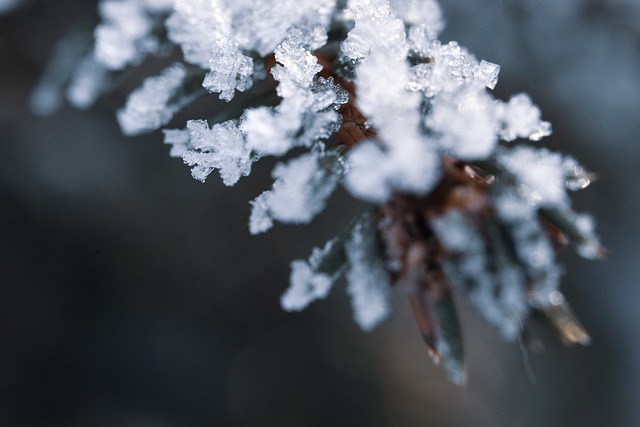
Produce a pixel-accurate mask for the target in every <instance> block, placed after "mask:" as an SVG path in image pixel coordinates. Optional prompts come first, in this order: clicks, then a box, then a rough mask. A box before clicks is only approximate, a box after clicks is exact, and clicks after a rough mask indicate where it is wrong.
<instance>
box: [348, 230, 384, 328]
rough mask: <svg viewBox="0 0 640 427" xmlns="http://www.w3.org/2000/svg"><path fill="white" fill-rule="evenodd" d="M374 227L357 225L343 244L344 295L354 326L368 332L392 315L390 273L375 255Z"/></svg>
mask: <svg viewBox="0 0 640 427" xmlns="http://www.w3.org/2000/svg"><path fill="white" fill-rule="evenodd" d="M377 244H378V242H377V239H376V233H375V228H374V227H371V226H363V224H362V223H358V224H357V225H356V226H355V227H354V230H353V232H352V234H351V238H350V240H349V241H348V242H347V243H346V244H345V250H346V253H347V259H348V260H349V269H348V271H347V282H348V285H347V292H348V293H349V295H350V296H351V306H352V307H353V315H354V318H355V320H356V323H358V325H359V326H360V327H361V328H362V330H364V331H367V332H368V331H371V330H373V328H375V327H376V326H377V325H378V324H379V323H380V322H382V321H383V320H384V319H385V318H387V316H388V315H389V313H390V312H391V308H390V304H389V289H390V286H391V285H390V283H389V273H388V272H387V270H386V268H385V265H384V263H383V262H382V261H381V260H380V258H379V256H378V254H377V249H378V248H377Z"/></svg>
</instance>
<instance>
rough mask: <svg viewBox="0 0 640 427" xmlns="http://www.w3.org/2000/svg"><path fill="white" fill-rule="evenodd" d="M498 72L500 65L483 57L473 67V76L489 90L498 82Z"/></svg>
mask: <svg viewBox="0 0 640 427" xmlns="http://www.w3.org/2000/svg"><path fill="white" fill-rule="evenodd" d="M499 74H500V66H499V65H498V64H494V63H493V62H489V61H485V60H484V59H483V60H482V61H480V64H479V65H478V66H477V67H474V69H473V76H474V77H475V78H476V79H478V80H479V81H480V82H482V84H484V85H485V86H486V87H487V88H489V89H491V90H493V89H494V88H495V87H496V84H498V75H499Z"/></svg>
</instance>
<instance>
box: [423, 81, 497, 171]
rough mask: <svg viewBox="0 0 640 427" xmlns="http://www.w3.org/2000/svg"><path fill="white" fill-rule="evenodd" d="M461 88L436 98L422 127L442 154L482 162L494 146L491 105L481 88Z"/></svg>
mask: <svg viewBox="0 0 640 427" xmlns="http://www.w3.org/2000/svg"><path fill="white" fill-rule="evenodd" d="M465 89H466V90H458V91H456V92H453V94H451V95H449V94H446V95H445V94H441V95H440V96H438V97H437V98H436V99H435V100H434V101H433V104H432V110H431V112H430V114H429V115H428V116H427V118H426V120H425V124H426V126H427V127H428V128H429V129H431V130H432V131H434V132H436V135H437V136H436V139H437V141H438V144H439V145H440V147H441V149H443V150H444V151H445V152H448V153H450V154H451V155H452V156H454V157H458V158H460V159H463V160H475V159H483V158H486V157H487V156H489V154H491V153H492V152H493V150H494V148H495V146H496V143H497V138H496V128H497V126H498V123H497V120H496V119H495V108H494V103H493V100H492V99H491V97H490V96H489V94H487V93H486V92H485V91H484V90H482V89H479V88H477V87H467V88H465Z"/></svg>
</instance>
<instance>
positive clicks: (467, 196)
mask: <svg viewBox="0 0 640 427" xmlns="http://www.w3.org/2000/svg"><path fill="white" fill-rule="evenodd" d="M3 4H4V5H6V4H11V2H9V3H7V2H4V3H0V5H3ZM0 7H1V6H0ZM5 7H6V6H5ZM99 12H100V16H101V19H102V20H101V23H100V24H99V25H98V27H97V29H96V30H95V32H94V39H95V40H94V45H93V47H92V48H91V47H89V46H87V45H86V43H84V42H83V40H84V39H83V38H82V37H75V38H74V37H71V36H70V37H69V38H68V40H67V41H65V42H64V43H61V44H60V45H59V46H58V48H56V54H55V55H54V60H52V61H51V63H50V64H49V67H48V71H47V72H46V73H45V75H44V77H43V79H42V81H41V83H40V85H39V86H38V87H37V88H36V90H35V91H34V94H33V96H32V105H33V106H34V110H36V111H37V112H39V113H41V114H48V113H52V112H53V111H54V110H55V108H56V107H57V106H59V105H60V103H61V99H62V94H63V93H66V96H67V98H68V99H69V100H70V101H71V103H72V104H74V105H75V106H78V107H81V108H84V107H87V106H89V105H90V104H92V103H93V102H94V101H95V99H96V98H97V97H98V96H99V95H100V94H101V93H103V92H105V91H107V90H108V89H109V88H110V86H111V84H112V83H113V82H115V81H116V80H117V79H115V78H114V77H116V76H117V75H118V74H119V71H120V70H123V69H124V68H126V67H127V66H131V65H137V64H139V63H140V62H141V61H142V60H143V59H144V58H146V57H147V56H149V55H160V54H162V53H163V52H164V51H167V50H166V49H165V48H164V47H165V46H170V45H175V46H177V47H179V49H180V50H181V53H182V60H180V61H178V62H176V63H174V64H173V65H171V66H169V67H168V68H166V69H164V70H163V71H161V72H160V73H159V74H158V75H156V76H154V77H147V78H146V79H145V80H144V82H143V84H142V86H141V87H139V88H138V89H136V90H135V91H133V93H131V95H130V96H129V98H128V100H127V102H126V105H125V106H124V107H123V108H122V109H120V110H119V111H118V112H117V118H118V121H119V123H120V126H121V128H122V130H123V132H124V133H125V134H127V135H137V134H140V133H144V132H150V131H153V130H156V129H158V128H160V127H162V126H164V125H166V124H167V123H168V122H169V121H170V120H171V119H172V118H173V117H174V115H175V114H176V113H177V112H178V111H180V110H181V109H182V108H184V107H185V106H187V105H188V104H189V103H191V102H192V101H193V100H195V99H196V98H198V97H200V96H204V95H207V94H208V93H215V94H217V96H218V97H219V98H220V99H223V100H225V101H228V102H230V103H231V104H230V106H229V108H228V109H226V110H225V112H223V113H221V114H218V115H217V116H215V115H214V114H215V112H212V114H211V116H210V117H207V118H208V119H209V120H188V121H187V122H186V127H184V129H165V130H164V141H165V143H166V144H168V145H170V146H171V150H170V155H171V156H173V157H181V158H182V159H183V161H184V163H186V164H187V165H188V166H190V167H191V173H192V175H193V177H194V178H195V179H197V180H200V181H205V179H206V178H207V177H208V176H209V175H210V174H211V173H212V172H213V171H214V170H217V171H218V172H219V174H220V176H221V178H222V181H223V183H224V184H226V185H229V186H231V185H234V184H235V183H236V182H237V181H238V180H239V179H240V178H241V177H242V176H246V175H248V174H249V173H250V172H251V169H252V165H253V163H254V162H256V161H257V160H259V159H260V158H261V157H264V156H284V155H286V154H287V153H290V152H292V151H295V152H294V153H292V154H291V155H290V157H289V158H288V159H287V160H286V161H281V162H278V163H277V164H276V166H275V168H274V169H273V172H272V177H273V179H274V183H273V186H272V187H271V188H270V189H269V190H267V191H264V192H263V193H262V194H260V195H259V196H257V197H256V198H255V199H254V200H253V201H252V202H251V207H252V209H251V215H250V219H249V229H250V232H251V233H252V234H258V233H262V232H264V231H266V230H268V229H270V228H271V227H272V226H273V225H274V222H284V223H307V222H310V221H311V220H312V219H313V218H314V217H315V216H316V215H317V214H318V213H319V212H321V211H322V210H323V209H324V207H325V205H326V202H327V200H328V198H329V197H330V196H331V194H332V193H333V192H334V190H335V189H336V188H337V187H338V186H339V185H343V186H344V187H345V188H346V190H347V191H348V192H349V193H350V194H351V195H353V196H354V197H356V198H358V199H361V200H364V201H367V202H370V203H371V205H369V207H368V208H366V209H365V211H364V212H363V213H362V214H361V215H360V216H358V217H357V218H356V219H355V220H354V221H353V222H352V223H351V224H350V225H349V226H348V227H347V228H346V230H344V231H343V232H342V233H341V234H340V235H339V236H338V237H336V238H334V239H331V240H330V241H329V242H328V243H327V244H326V245H325V247H324V248H323V249H316V250H314V251H313V253H312V255H311V257H310V258H309V259H308V260H306V261H304V260H296V261H294V262H293V263H292V264H291V267H292V272H291V284H290V287H289V288H288V289H287V290H286V291H285V293H284V294H283V295H282V299H281V305H282V307H283V308H284V309H285V310H288V311H299V310H302V309H304V308H305V307H306V306H307V305H308V304H309V303H311V302H312V301H314V300H317V299H322V298H325V297H326V296H327V294H328V293H329V291H330V289H331V287H332V286H333V284H334V283H335V282H336V280H337V279H338V277H339V276H341V275H343V274H344V276H345V277H346V281H347V282H348V284H347V292H348V293H349V294H350V296H351V299H352V306H353V309H354V317H355V320H356V323H357V324H358V325H359V326H360V327H361V328H362V329H364V330H367V331H368V330H371V329H373V328H374V327H375V326H376V325H377V324H378V323H379V322H380V321H382V320H383V319H384V318H385V317H386V316H387V315H388V313H389V310H390V306H389V302H388V297H389V292H390V288H391V286H395V287H396V288H401V289H402V290H404V291H405V292H406V293H407V295H408V297H409V300H410V301H411V306H412V309H413V310H414V313H415V315H416V319H417V323H418V326H419V328H420V331H421V333H422V335H423V337H424V339H425V342H426V344H427V346H428V349H429V352H430V354H431V355H432V357H433V358H434V360H435V361H437V362H438V361H443V362H444V363H443V364H444V366H445V369H446V370H447V372H448V373H449V375H450V377H451V378H452V379H453V380H454V381H455V382H457V383H461V382H462V381H464V378H465V375H464V369H463V351H462V339H461V332H460V326H459V322H458V319H457V315H456V310H455V304H454V298H453V293H454V291H455V292H457V293H459V294H461V295H464V296H465V297H467V298H468V300H469V301H471V303H472V305H473V306H474V307H476V308H477V310H478V311H479V312H480V313H481V314H482V316H483V317H484V318H485V319H486V320H487V321H488V322H490V323H491V324H493V325H494V326H495V327H496V328H497V329H498V330H499V331H500V333H501V334H502V336H504V337H505V338H507V339H511V340H513V339H517V338H519V337H520V336H521V335H522V334H523V333H524V327H525V326H526V324H527V321H528V318H529V315H530V314H531V312H533V311H540V312H543V313H544V314H546V315H547V317H548V318H549V319H550V320H551V321H552V323H553V324H554V325H555V326H556V327H557V328H558V330H559V331H560V333H561V335H562V336H563V338H564V339H565V340H566V341H568V342H574V343H587V342H588V335H587V334H586V332H585V331H584V329H583V328H582V327H581V326H580V324H579V322H578V321H577V319H576V318H575V316H574V315H573V314H572V311H571V310H570V308H569V307H568V305H567V303H566V301H565V300H564V298H563V297H562V294H561V293H560V291H559V283H560V276H561V273H562V268H561V267H560V266H559V265H558V264H557V261H556V258H555V252H556V247H557V246H560V244H563V243H566V242H567V241H569V242H571V243H573V244H574V245H575V247H576V248H577V250H578V253H579V254H581V255H582V256H585V257H588V258H599V257H602V256H603V255H604V253H605V251H604V249H603V248H602V246H601V245H600V243H599V241H598V239H597V236H596V234H595V231H594V224H593V221H592V219H591V218H590V217H589V216H586V215H584V214H578V213H575V212H573V211H572V210H571V207H570V200H569V197H568V196H567V189H568V190H571V191H575V190H579V189H582V188H585V187H586V186H588V185H589V184H590V183H591V181H592V180H593V178H594V176H593V175H592V174H590V173H589V172H587V171H585V169H584V168H583V167H582V166H580V164H579V163H578V162H577V161H575V159H573V158H571V157H568V156H562V155H560V154H557V153H552V152H551V151H549V150H547V149H544V148H537V147H536V148H534V147H531V146H521V145H517V142H516V140H517V139H518V138H524V139H528V140H529V141H536V142H537V141H539V140H540V139H541V138H543V137H545V136H548V135H550V134H551V124H550V123H549V122H547V121H544V120H543V119H542V116H541V113H540V110H539V109H538V107H537V106H536V105H535V104H534V103H533V101H532V100H531V98H530V97H529V96H528V95H526V94H518V95H515V96H513V97H511V98H510V99H509V100H508V101H501V100H497V99H495V97H494V96H493V94H492V92H491V91H492V90H493V89H494V88H495V87H496V84H497V83H498V76H499V73H500V66H499V65H498V64H495V63H493V62H490V61H489V60H486V59H478V58H476V57H475V56H474V55H473V54H472V53H471V52H469V51H468V50H467V49H466V48H465V47H463V46H461V45H459V44H458V43H457V42H455V41H449V42H443V41H441V40H439V39H438V37H439V35H440V33H441V31H442V29H443V28H444V19H443V17H442V12H441V10H440V7H439V5H438V3H437V2H436V1H435V0H347V1H341V2H338V1H337V0H264V1H259V2H257V1H255V0H175V1H174V0H162V1H154V0H102V1H101V2H100V6H99ZM68 64H76V65H75V66H74V67H70V66H69V65H68ZM70 68H74V69H75V71H73V72H71V71H69V69H70ZM65 86H66V90H65V89H63V88H64V87H65ZM237 92H246V94H245V95H243V96H242V97H241V98H243V99H245V100H247V101H246V104H245V105H240V107H241V108H240V109H236V108H235V107H236V106H237V104H239V103H240V101H238V99H235V100H234V98H235V97H236V94H237ZM213 117H218V118H217V119H213V120H212V118H213ZM220 117H224V118H220ZM178 127H182V126H181V125H179V126H178ZM294 149H295V150H294Z"/></svg>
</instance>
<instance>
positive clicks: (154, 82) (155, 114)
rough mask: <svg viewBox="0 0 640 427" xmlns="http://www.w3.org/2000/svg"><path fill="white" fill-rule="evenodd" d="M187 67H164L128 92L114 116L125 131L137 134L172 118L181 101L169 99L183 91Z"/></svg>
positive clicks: (157, 126)
mask: <svg viewBox="0 0 640 427" xmlns="http://www.w3.org/2000/svg"><path fill="white" fill-rule="evenodd" d="M186 75H187V71H186V70H185V68H184V66H183V65H182V64H180V63H175V64H173V65H171V66H170V67H167V68H165V69H164V70H163V71H162V73H161V74H160V75H159V76H156V77H148V78H147V79H146V80H145V81H144V83H143V84H142V87H139V88H138V89H136V90H135V91H133V92H132V93H131V95H129V99H127V104H126V105H125V106H124V108H122V109H120V110H118V113H117V118H118V123H119V124H120V128H121V129H122V132H123V133H124V134H125V135H138V134H141V133H144V132H148V131H152V130H155V129H158V128H159V127H160V126H162V125H165V124H167V123H168V122H169V120H171V118H172V117H173V115H174V114H175V113H176V112H178V110H179V109H180V107H181V106H180V105H177V104H175V103H170V101H172V98H173V97H175V96H176V95H177V94H178V93H180V92H181V91H182V83H183V81H184V79H185V77H186Z"/></svg>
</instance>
